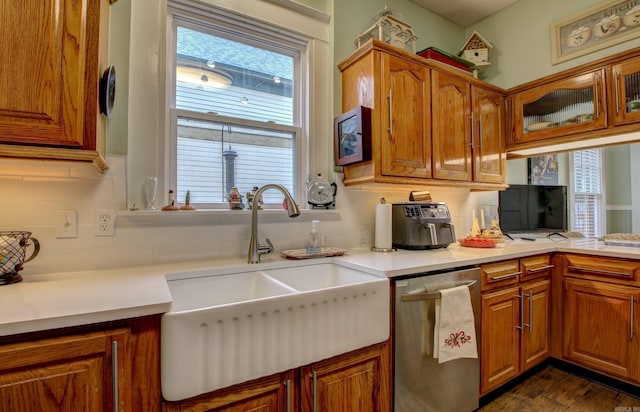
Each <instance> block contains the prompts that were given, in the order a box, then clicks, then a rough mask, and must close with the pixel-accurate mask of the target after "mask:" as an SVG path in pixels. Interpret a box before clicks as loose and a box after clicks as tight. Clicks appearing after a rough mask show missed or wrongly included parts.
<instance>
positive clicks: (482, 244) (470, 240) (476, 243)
mask: <svg viewBox="0 0 640 412" xmlns="http://www.w3.org/2000/svg"><path fill="white" fill-rule="evenodd" d="M458 243H460V246H465V247H479V248H491V247H496V245H497V244H498V240H497V239H489V238H483V237H465V238H464V239H458Z"/></svg>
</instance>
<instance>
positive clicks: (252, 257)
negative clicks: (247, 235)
mask: <svg viewBox="0 0 640 412" xmlns="http://www.w3.org/2000/svg"><path fill="white" fill-rule="evenodd" d="M268 189H276V190H279V191H280V192H281V193H282V194H283V195H284V198H285V199H286V201H287V213H288V214H289V217H291V218H293V217H298V216H300V209H298V205H296V202H295V200H293V197H292V196H291V193H289V191H288V190H287V189H286V188H285V187H284V186H282V185H278V184H273V183H270V184H266V185H264V186H262V187H261V188H260V189H258V190H257V191H256V193H255V195H254V196H253V203H252V205H251V240H250V241H249V253H248V255H249V256H248V259H247V261H248V263H260V256H262V255H264V254H266V253H271V252H273V244H271V241H270V240H269V239H266V242H267V244H266V245H265V244H261V243H260V241H259V240H258V202H259V201H258V199H260V195H262V193H263V192H264V191H266V190H268Z"/></svg>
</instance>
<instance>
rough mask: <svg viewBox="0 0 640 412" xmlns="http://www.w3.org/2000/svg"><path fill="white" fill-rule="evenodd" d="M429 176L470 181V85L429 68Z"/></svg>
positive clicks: (460, 79)
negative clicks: (431, 143)
mask: <svg viewBox="0 0 640 412" xmlns="http://www.w3.org/2000/svg"><path fill="white" fill-rule="evenodd" d="M432 79H433V80H432V85H433V89H432V94H431V101H432V104H433V121H432V123H431V132H432V136H433V137H432V142H433V165H434V167H433V177H434V178H436V179H450V180H464V181H468V180H471V177H472V171H471V156H472V148H471V127H472V123H473V116H472V114H471V90H470V88H471V86H470V84H469V82H468V81H466V80H465V79H462V78H460V77H458V76H453V75H450V74H448V73H444V72H439V71H437V70H433V71H432Z"/></svg>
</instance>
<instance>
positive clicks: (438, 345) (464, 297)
mask: <svg viewBox="0 0 640 412" xmlns="http://www.w3.org/2000/svg"><path fill="white" fill-rule="evenodd" d="M440 294H441V296H442V298H441V299H438V300H437V301H436V310H435V312H436V313H435V327H434V331H433V335H434V336H433V346H434V349H435V350H434V354H433V357H434V358H437V359H438V363H444V362H447V361H450V360H454V359H460V358H477V357H478V345H477V341H476V328H475V324H474V321H473V307H472V306H471V294H470V293H469V287H468V286H456V287H453V288H449V289H441V290H440Z"/></svg>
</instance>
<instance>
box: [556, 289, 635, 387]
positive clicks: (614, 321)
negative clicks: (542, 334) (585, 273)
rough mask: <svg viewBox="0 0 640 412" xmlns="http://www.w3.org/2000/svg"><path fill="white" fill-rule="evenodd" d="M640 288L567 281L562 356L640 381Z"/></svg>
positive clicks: (593, 367)
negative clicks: (639, 332) (639, 335)
mask: <svg viewBox="0 0 640 412" xmlns="http://www.w3.org/2000/svg"><path fill="white" fill-rule="evenodd" d="M639 302H640V288H638V287H631V286H625V285H617V284H613V283H607V282H598V281H592V280H584V279H573V278H565V279H564V325H563V327H564V345H563V357H564V358H565V359H567V360H569V361H572V362H576V363H578V364H580V365H583V366H585V367H588V368H592V369H595V370H598V371H600V372H603V373H606V374H608V375H611V376H615V377H618V378H622V379H625V380H630V381H635V382H638V381H640V339H639V337H638V335H637V334H638V331H639V330H640V309H639V307H640V304H639Z"/></svg>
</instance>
